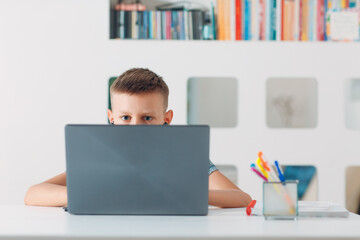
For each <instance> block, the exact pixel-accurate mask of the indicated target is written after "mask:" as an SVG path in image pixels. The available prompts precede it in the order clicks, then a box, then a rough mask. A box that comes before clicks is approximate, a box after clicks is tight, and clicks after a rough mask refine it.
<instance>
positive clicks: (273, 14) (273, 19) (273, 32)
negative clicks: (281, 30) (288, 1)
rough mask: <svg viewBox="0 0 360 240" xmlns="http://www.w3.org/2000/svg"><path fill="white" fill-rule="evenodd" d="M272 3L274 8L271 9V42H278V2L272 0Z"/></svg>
mask: <svg viewBox="0 0 360 240" xmlns="http://www.w3.org/2000/svg"><path fill="white" fill-rule="evenodd" d="M271 1H272V8H271V27H270V29H271V30H270V34H271V38H270V40H273V41H274V40H276V35H277V34H276V25H277V24H276V1H277V0H271Z"/></svg>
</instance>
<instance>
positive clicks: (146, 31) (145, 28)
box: [143, 11, 149, 39]
mask: <svg viewBox="0 0 360 240" xmlns="http://www.w3.org/2000/svg"><path fill="white" fill-rule="evenodd" d="M143 31H144V39H149V11H144V18H143Z"/></svg>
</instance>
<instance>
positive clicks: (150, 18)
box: [148, 11, 154, 39]
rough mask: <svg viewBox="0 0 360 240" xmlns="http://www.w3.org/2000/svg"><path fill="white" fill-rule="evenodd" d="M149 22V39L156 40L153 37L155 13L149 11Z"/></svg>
mask: <svg viewBox="0 0 360 240" xmlns="http://www.w3.org/2000/svg"><path fill="white" fill-rule="evenodd" d="M148 22H149V26H148V34H149V35H148V38H149V39H154V36H153V11H149V12H148Z"/></svg>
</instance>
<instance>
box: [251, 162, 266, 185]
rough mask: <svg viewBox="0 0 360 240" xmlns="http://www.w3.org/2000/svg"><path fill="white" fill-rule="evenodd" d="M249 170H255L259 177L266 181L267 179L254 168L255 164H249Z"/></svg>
mask: <svg viewBox="0 0 360 240" xmlns="http://www.w3.org/2000/svg"><path fill="white" fill-rule="evenodd" d="M251 170H252V171H253V172H255V173H256V174H257V175H258V176H259V177H261V178H262V179H263V180H264V181H265V182H267V181H268V179H267V178H266V177H265V176H264V175H262V174H261V173H260V172H259V171H258V170H256V169H255V164H251Z"/></svg>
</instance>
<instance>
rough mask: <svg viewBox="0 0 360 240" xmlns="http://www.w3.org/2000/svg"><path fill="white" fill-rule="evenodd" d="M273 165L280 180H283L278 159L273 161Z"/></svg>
mask: <svg viewBox="0 0 360 240" xmlns="http://www.w3.org/2000/svg"><path fill="white" fill-rule="evenodd" d="M275 166H276V169H277V171H278V174H279V179H280V181H281V182H285V177H284V175H283V173H282V172H281V169H280V166H279V163H278V161H275Z"/></svg>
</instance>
